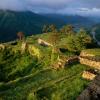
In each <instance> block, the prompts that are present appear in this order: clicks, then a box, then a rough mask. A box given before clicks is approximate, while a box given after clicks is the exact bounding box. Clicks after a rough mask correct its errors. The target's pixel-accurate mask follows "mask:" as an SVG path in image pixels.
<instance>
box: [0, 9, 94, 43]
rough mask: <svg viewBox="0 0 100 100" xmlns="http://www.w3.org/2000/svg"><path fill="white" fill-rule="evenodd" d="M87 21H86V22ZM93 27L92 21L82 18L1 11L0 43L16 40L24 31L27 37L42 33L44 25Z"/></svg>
mask: <svg viewBox="0 0 100 100" xmlns="http://www.w3.org/2000/svg"><path fill="white" fill-rule="evenodd" d="M84 20H85V21H84ZM69 23H70V24H77V25H79V26H81V25H83V24H84V25H88V24H89V25H91V23H92V22H91V21H90V20H89V19H87V18H84V17H81V16H67V15H66V16H64V15H56V14H55V15H53V14H45V15H44V14H40V15H38V14H35V13H32V12H28V11H25V12H14V11H2V10H0V42H2V41H3V42H4V41H10V40H14V39H15V38H16V37H17V36H16V33H17V32H19V31H23V32H25V33H26V35H32V34H37V33H41V29H42V27H43V25H44V24H55V25H57V27H61V26H62V25H64V24H69Z"/></svg>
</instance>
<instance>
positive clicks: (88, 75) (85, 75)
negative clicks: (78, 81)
mask: <svg viewBox="0 0 100 100" xmlns="http://www.w3.org/2000/svg"><path fill="white" fill-rule="evenodd" d="M95 77H96V74H94V73H91V72H89V71H84V72H83V74H82V78H84V79H87V80H94V78H95Z"/></svg>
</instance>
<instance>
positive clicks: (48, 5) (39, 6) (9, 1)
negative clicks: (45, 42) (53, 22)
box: [0, 0, 100, 15]
mask: <svg viewBox="0 0 100 100" xmlns="http://www.w3.org/2000/svg"><path fill="white" fill-rule="evenodd" d="M0 9H9V10H18V11H23V10H30V11H33V12H37V13H39V12H40V13H65V14H81V15H84V14H86V15H89V14H96V15H99V13H100V0H0Z"/></svg>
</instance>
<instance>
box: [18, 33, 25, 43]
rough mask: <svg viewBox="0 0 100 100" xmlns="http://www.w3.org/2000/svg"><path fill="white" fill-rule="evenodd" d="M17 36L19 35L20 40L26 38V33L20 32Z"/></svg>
mask: <svg viewBox="0 0 100 100" xmlns="http://www.w3.org/2000/svg"><path fill="white" fill-rule="evenodd" d="M17 36H18V38H19V40H20V41H21V40H23V39H24V33H23V32H18V33H17Z"/></svg>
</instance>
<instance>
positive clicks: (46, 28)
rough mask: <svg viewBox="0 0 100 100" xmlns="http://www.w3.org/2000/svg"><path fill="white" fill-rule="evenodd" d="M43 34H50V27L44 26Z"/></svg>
mask: <svg viewBox="0 0 100 100" xmlns="http://www.w3.org/2000/svg"><path fill="white" fill-rule="evenodd" d="M42 32H43V33H47V32H49V26H48V25H44V26H43V29H42Z"/></svg>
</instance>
